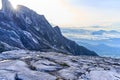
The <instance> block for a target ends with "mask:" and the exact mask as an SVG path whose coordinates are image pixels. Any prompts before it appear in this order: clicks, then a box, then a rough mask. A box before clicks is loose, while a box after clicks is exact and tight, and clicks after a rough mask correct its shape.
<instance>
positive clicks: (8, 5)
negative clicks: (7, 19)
mask: <svg viewBox="0 0 120 80" xmlns="http://www.w3.org/2000/svg"><path fill="white" fill-rule="evenodd" d="M10 10H13V6H12V4H11V3H10V1H9V0H2V11H3V12H8V11H10Z"/></svg>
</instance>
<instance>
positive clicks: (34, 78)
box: [0, 50, 120, 80]
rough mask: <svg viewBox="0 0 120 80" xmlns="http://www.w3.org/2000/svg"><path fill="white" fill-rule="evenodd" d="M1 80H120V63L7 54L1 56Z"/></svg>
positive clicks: (44, 54)
mask: <svg viewBox="0 0 120 80" xmlns="http://www.w3.org/2000/svg"><path fill="white" fill-rule="evenodd" d="M0 80H120V59H112V58H104V57H94V56H72V55H67V54H63V53H56V52H36V51H28V50H14V51H7V52H3V53H1V54H0Z"/></svg>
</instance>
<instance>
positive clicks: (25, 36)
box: [0, 0, 97, 56]
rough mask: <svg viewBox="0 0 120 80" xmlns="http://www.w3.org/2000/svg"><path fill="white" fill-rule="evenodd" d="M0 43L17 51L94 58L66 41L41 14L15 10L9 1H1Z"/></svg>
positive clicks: (28, 10) (80, 47)
mask: <svg viewBox="0 0 120 80" xmlns="http://www.w3.org/2000/svg"><path fill="white" fill-rule="evenodd" d="M0 41H1V42H4V43H6V44H8V45H9V46H11V47H15V48H17V49H18V48H19V49H28V50H37V51H56V52H62V53H68V54H73V55H91V56H97V54H96V53H95V52H92V51H90V50H88V49H86V48H84V47H82V46H79V45H78V44H76V43H75V42H74V41H71V40H69V39H67V38H65V37H64V36H63V35H62V34H61V31H60V29H59V27H55V28H53V27H52V26H51V25H50V24H49V22H48V21H47V20H46V18H45V17H44V15H39V14H37V13H36V12H34V11H33V10H31V9H29V8H27V7H25V6H21V5H19V6H18V7H17V10H14V9H13V7H12V5H11V3H10V2H9V1H8V0H2V10H1V11H0ZM12 49H13V48H12Z"/></svg>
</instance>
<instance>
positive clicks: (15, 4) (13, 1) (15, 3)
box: [10, 0, 18, 9]
mask: <svg viewBox="0 0 120 80" xmlns="http://www.w3.org/2000/svg"><path fill="white" fill-rule="evenodd" d="M10 1H11V3H12V6H13V8H14V9H17V5H18V3H17V2H16V1H15V0H10Z"/></svg>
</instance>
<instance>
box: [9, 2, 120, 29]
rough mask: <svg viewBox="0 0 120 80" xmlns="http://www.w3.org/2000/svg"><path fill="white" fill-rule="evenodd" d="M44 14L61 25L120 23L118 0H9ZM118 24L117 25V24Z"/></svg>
mask: <svg viewBox="0 0 120 80" xmlns="http://www.w3.org/2000/svg"><path fill="white" fill-rule="evenodd" d="M10 1H11V2H12V4H13V5H14V7H15V6H16V5H17V4H21V5H25V6H27V7H29V8H31V9H33V10H34V11H36V12H37V13H39V14H44V15H45V16H46V18H47V19H48V20H49V22H50V23H52V24H55V25H59V26H61V27H80V26H93V25H100V26H109V25H116V24H119V23H120V0H10ZM117 26H118V25H117Z"/></svg>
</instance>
